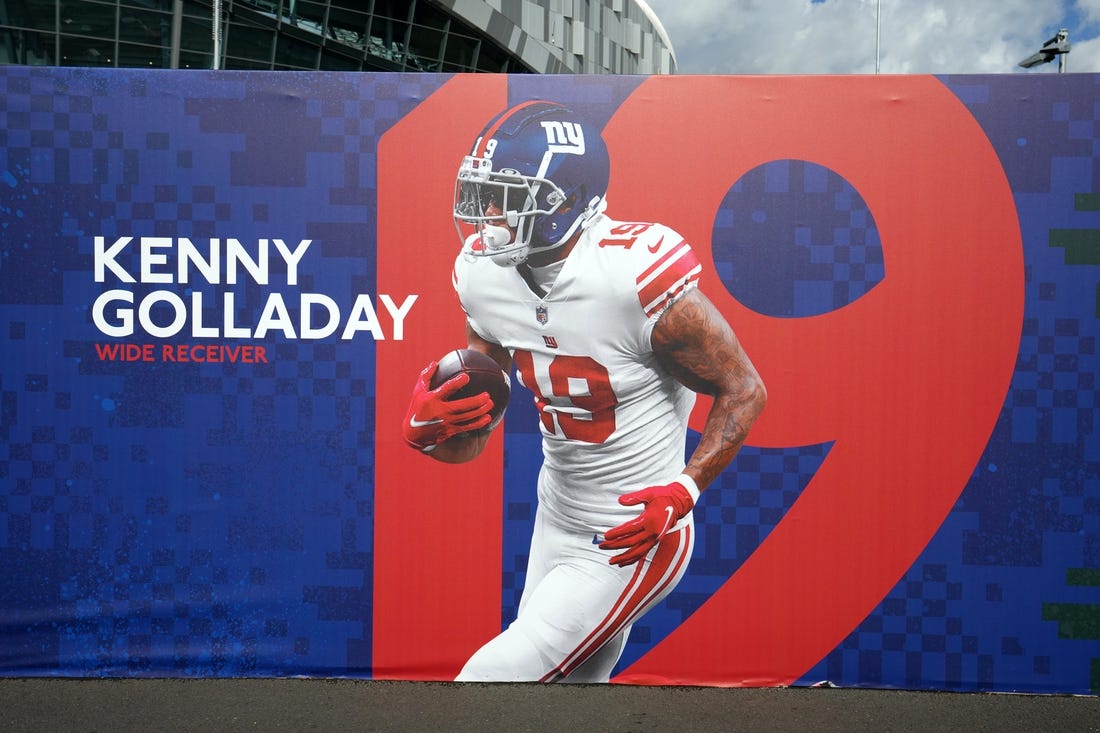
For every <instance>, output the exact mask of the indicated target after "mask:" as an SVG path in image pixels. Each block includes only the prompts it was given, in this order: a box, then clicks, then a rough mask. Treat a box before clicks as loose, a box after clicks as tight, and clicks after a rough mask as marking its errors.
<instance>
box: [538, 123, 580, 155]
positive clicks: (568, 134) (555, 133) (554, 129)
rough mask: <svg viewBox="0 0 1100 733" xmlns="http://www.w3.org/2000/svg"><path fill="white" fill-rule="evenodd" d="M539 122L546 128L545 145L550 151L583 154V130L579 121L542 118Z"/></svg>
mask: <svg viewBox="0 0 1100 733" xmlns="http://www.w3.org/2000/svg"><path fill="white" fill-rule="evenodd" d="M541 124H542V129H544V130H546V145H547V149H548V150H549V151H550V152H551V153H570V154H572V155H584V130H583V129H581V125H580V123H579V122H556V121H553V120H543V121H542V123H541Z"/></svg>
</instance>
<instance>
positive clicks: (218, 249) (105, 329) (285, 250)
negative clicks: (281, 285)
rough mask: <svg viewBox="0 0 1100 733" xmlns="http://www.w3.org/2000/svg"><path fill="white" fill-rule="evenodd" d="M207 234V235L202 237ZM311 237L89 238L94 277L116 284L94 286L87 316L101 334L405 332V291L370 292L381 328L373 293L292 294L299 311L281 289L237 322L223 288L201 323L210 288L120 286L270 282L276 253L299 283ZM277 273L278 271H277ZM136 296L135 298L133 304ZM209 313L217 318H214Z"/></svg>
mask: <svg viewBox="0 0 1100 733" xmlns="http://www.w3.org/2000/svg"><path fill="white" fill-rule="evenodd" d="M201 241H206V240H201ZM312 243H313V240H310V239H303V240H300V241H299V242H298V243H297V245H295V246H293V247H291V246H289V245H287V244H286V242H284V241H283V240H282V239H259V240H256V245H255V246H254V247H253V249H254V250H255V254H253V253H252V252H250V251H249V249H248V248H246V247H245V246H244V245H243V244H241V242H240V240H237V239H232V238H226V239H210V240H208V246H207V247H206V248H205V251H203V250H201V249H200V248H199V247H198V246H196V245H195V243H194V242H192V240H191V239H188V238H185V237H179V238H171V237H117V238H114V239H113V240H112V239H109V238H107V237H95V252H94V260H95V281H96V282H97V283H108V282H117V283H118V284H119V287H117V288H112V289H110V290H105V291H104V292H102V293H100V295H99V296H98V297H97V298H96V300H95V302H94V304H93V306H92V321H93V322H94V323H95V326H96V328H98V329H99V330H100V332H102V333H103V334H104V335H106V336H111V337H114V338H126V337H130V336H134V335H135V333H139V332H144V333H146V334H148V335H149V336H152V337H154V338H171V337H173V336H177V335H180V334H181V333H183V332H184V329H185V328H186V327H187V326H188V323H190V332H189V333H183V335H185V336H186V335H189V336H191V337H193V338H231V339H242V338H252V339H261V338H264V337H266V336H267V335H269V334H272V333H274V334H281V335H282V336H284V337H285V338H288V339H323V338H328V337H329V336H332V335H333V334H335V333H336V332H337V331H339V332H340V338H341V339H345V340H346V339H351V338H353V337H354V336H355V335H356V334H358V333H361V332H367V333H370V334H371V336H372V337H373V338H374V339H375V340H379V341H381V340H385V339H390V338H392V339H393V340H395V341H400V340H402V339H403V338H404V332H405V329H404V324H405V317H406V316H407V315H408V313H409V310H410V309H411V308H412V306H413V303H415V302H416V299H417V296H416V295H406V296H405V297H404V298H403V299H402V300H401V302H400V303H398V302H396V301H395V299H394V298H392V297H391V296H390V295H387V294H385V293H379V294H378V295H377V303H378V304H379V305H380V306H381V307H382V308H383V309H384V310H385V311H386V312H387V313H388V314H389V316H390V320H391V321H392V328H391V329H390V332H389V333H387V332H386V329H385V327H384V324H383V322H382V320H380V319H379V318H378V309H377V308H376V307H375V300H374V296H372V295H368V294H365V293H360V294H358V295H356V297H355V301H354V303H352V305H351V308H350V309H348V310H347V312H346V313H345V312H341V308H340V304H339V303H337V301H336V300H335V299H333V298H331V297H330V296H328V295H325V294H324V293H296V294H295V298H297V299H298V302H296V303H293V304H292V305H293V306H295V310H297V311H298V317H297V318H294V317H293V316H292V315H291V308H290V307H288V305H287V302H286V298H285V297H284V295H283V294H282V293H279V292H271V293H268V294H267V297H266V300H265V301H264V306H263V309H262V310H261V311H260V314H259V317H258V318H256V320H255V322H254V323H238V322H237V321H236V318H237V315H236V305H237V303H236V293H234V291H233V290H225V291H223V292H221V293H218V294H214V295H213V297H218V296H220V299H221V303H220V305H221V310H222V317H221V319H220V320H219V319H212V322H209V323H207V322H204V320H203V308H204V306H208V305H209V304H208V303H204V300H203V298H204V295H205V297H206V298H207V299H209V298H210V297H211V296H212V294H211V293H205V294H204V293H203V292H202V291H200V290H197V289H196V290H191V291H190V292H189V293H185V295H186V298H185V295H181V294H180V293H178V292H176V291H175V290H169V289H163V290H152V291H150V292H147V293H145V294H143V295H142V296H141V297H140V298H138V297H136V296H135V293H134V291H133V290H131V289H127V287H126V286H128V285H129V286H132V285H137V284H150V283H151V284H156V285H161V284H163V285H184V286H187V285H197V284H202V283H206V284H209V285H221V286H234V285H237V284H239V283H242V282H243V283H248V282H252V283H255V284H256V285H259V286H269V285H270V279H271V278H270V264H271V261H272V259H273V258H280V261H281V262H282V263H284V264H285V265H286V273H285V277H286V281H285V284H286V285H287V286H290V287H294V286H296V285H297V284H298V267H299V265H300V264H301V262H302V259H303V258H304V257H305V255H306V253H307V252H308V251H309V247H310V245H311V244H312ZM279 275H280V280H281V275H282V273H279ZM135 300H136V301H137V302H136V303H135ZM214 320H218V321H219V322H217V323H215V322H213V321H214Z"/></svg>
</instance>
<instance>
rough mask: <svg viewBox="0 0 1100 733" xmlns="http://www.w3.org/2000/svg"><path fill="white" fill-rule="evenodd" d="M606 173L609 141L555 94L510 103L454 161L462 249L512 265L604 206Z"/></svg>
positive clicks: (562, 238) (557, 241) (560, 239)
mask: <svg viewBox="0 0 1100 733" xmlns="http://www.w3.org/2000/svg"><path fill="white" fill-rule="evenodd" d="M609 177H610V163H609V160H608V155H607V146H606V145H604V141H603V138H602V137H601V136H600V131H599V129H597V128H596V127H595V126H593V125H592V124H591V123H590V122H588V121H587V120H585V119H583V118H581V117H580V116H579V115H577V114H576V113H575V112H572V111H570V110H569V109H567V108H565V107H563V106H561V105H559V104H555V103H552V102H544V101H538V100H536V101H531V102H524V103H523V104H520V105H517V106H515V107H512V108H511V109H509V110H507V111H506V112H504V113H503V114H501V115H500V116H498V117H497V118H496V119H494V120H493V121H492V122H490V123H489V125H488V127H486V128H485V129H484V130H483V131H482V133H481V134H480V135H479V136H478V138H477V141H476V142H475V143H474V149H473V152H472V154H471V155H468V156H466V157H465V158H464V159H463V161H462V165H461V166H460V167H459V170H458V180H457V182H456V185H455V199H454V219H455V226H456V227H457V228H458V233H459V238H460V239H462V241H463V251H464V252H465V253H466V255H467V256H469V257H489V258H491V259H492V261H493V262H495V263H496V264H498V265H500V266H502V267H514V266H516V265H519V264H522V263H523V262H525V261H526V260H527V257H528V255H529V254H530V253H531V251H532V250H549V249H553V248H555V247H560V246H561V245H563V244H565V243H566V242H568V241H569V240H570V238H571V237H572V236H573V235H574V234H576V233H577V232H578V231H579V230H580V229H581V228H582V227H583V226H584V225H585V223H586V222H588V221H589V220H590V219H592V217H593V216H595V215H596V214H598V213H599V212H601V211H603V209H604V208H605V206H606V204H605V202H604V197H605V196H606V194H607V183H608V179H609ZM471 226H472V227H473V231H472V232H471V230H470V227H471Z"/></svg>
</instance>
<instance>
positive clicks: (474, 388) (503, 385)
mask: <svg viewBox="0 0 1100 733" xmlns="http://www.w3.org/2000/svg"><path fill="white" fill-rule="evenodd" d="M462 372H466V373H467V374H469V375H470V381H469V382H468V383H467V384H466V385H465V386H464V387H463V388H462V389H460V390H458V392H456V393H455V395H454V396H453V397H452V398H451V399H460V398H462V397H472V396H474V395H476V394H480V393H482V392H488V393H489V397H490V398H492V400H493V409H492V412H490V413H489V414H490V415H491V416H492V422H490V423H489V427H488V428H487V429H488V430H492V429H493V428H495V427H496V426H497V425H498V424H499V423H500V421H501V419H502V418H503V417H504V409H505V408H506V407H508V396H509V394H510V393H511V388H510V387H509V386H508V378H507V377H506V376H505V374H504V372H503V371H502V370H501V368H500V364H497V362H496V360H495V359H493V357H491V356H489V355H488V354H483V353H482V352H480V351H474V350H473V349H456V350H455V351H451V352H449V353H447V354H445V355H444V356H443V358H441V359H440V360H439V366H438V368H436V370H435V374H433V375H432V379H431V382H430V383H429V386H430V387H431V388H432V389H435V388H436V387H438V386H439V385H441V384H443V383H444V382H446V381H447V380H448V379H450V378H451V377H454V376H456V375H458V374H461V373H462Z"/></svg>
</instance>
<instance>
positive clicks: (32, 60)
mask: <svg viewBox="0 0 1100 733" xmlns="http://www.w3.org/2000/svg"><path fill="white" fill-rule="evenodd" d="M56 40H57V35H56V34H54V33H40V32H38V31H24V30H17V29H15V28H3V29H0V64H22V65H24V66H54V65H55V64H54V54H55V43H56Z"/></svg>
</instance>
